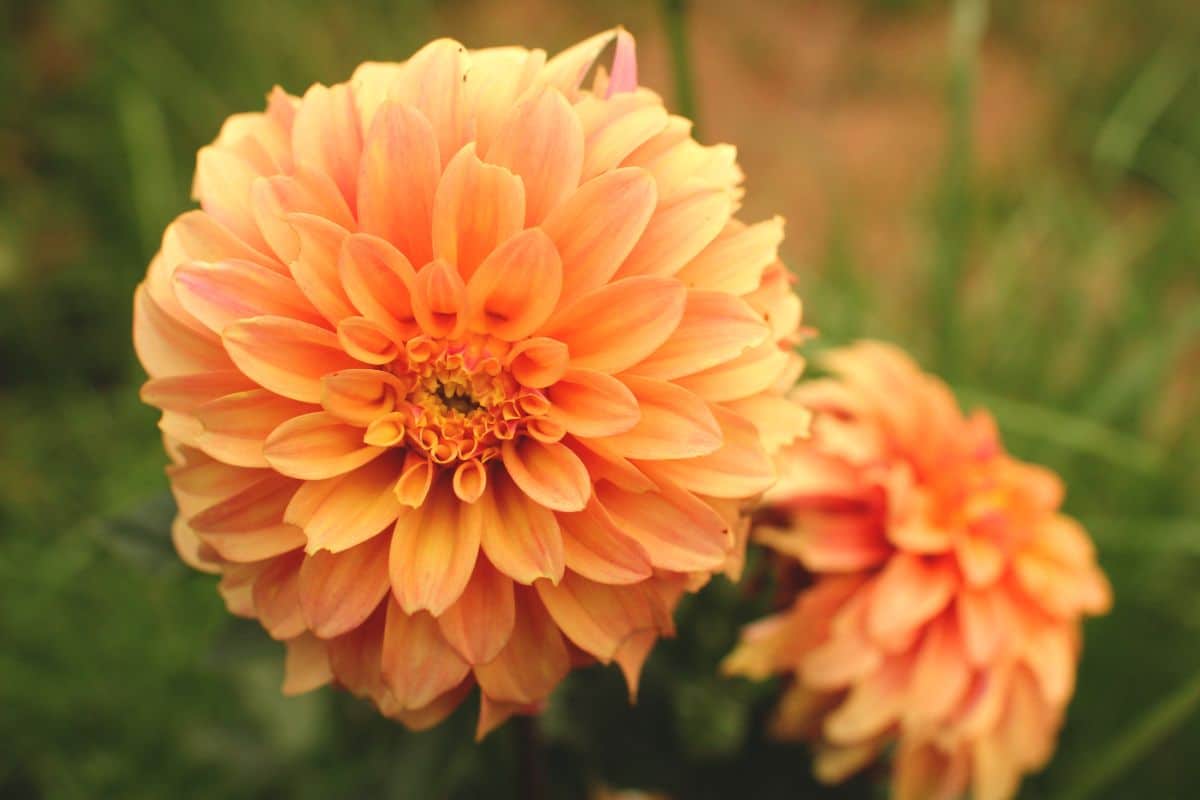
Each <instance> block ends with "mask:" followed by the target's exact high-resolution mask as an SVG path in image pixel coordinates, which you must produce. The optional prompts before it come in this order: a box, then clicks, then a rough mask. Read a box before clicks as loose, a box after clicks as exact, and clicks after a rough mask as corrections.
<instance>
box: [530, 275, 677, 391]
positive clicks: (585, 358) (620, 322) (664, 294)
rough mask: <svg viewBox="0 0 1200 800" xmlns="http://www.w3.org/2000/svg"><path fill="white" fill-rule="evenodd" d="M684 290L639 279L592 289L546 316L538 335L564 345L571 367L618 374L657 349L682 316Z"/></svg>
mask: <svg viewBox="0 0 1200 800" xmlns="http://www.w3.org/2000/svg"><path fill="white" fill-rule="evenodd" d="M686 302H687V291H686V290H685V289H684V288H683V284H681V283H679V282H678V281H676V280H673V279H671V278H656V277H650V276H641V277H637V278H630V279H628V280H623V281H617V282H615V283H610V284H608V285H606V286H602V287H600V288H599V289H596V290H595V291H592V292H590V293H588V294H586V295H584V296H583V297H581V298H579V300H577V301H576V302H574V303H572V304H571V305H570V306H568V307H567V308H565V309H562V310H560V311H559V312H558V313H556V314H555V315H554V317H552V318H551V320H550V322H549V323H548V324H547V325H546V328H545V329H544V330H543V331H541V333H542V335H544V336H549V337H552V338H554V339H558V340H560V341H562V342H564V343H566V345H567V348H568V349H569V350H570V352H571V366H573V367H581V368H586V369H594V370H599V371H601V372H612V373H615V372H620V371H622V370H625V369H628V368H629V367H632V366H633V365H634V364H637V363H638V362H639V361H641V360H642V359H644V358H645V357H646V356H648V355H650V354H651V353H653V352H654V351H655V350H657V349H658V347H659V345H661V344H662V343H663V342H665V341H666V340H667V337H669V336H670V335H671V333H672V332H673V331H674V330H675V328H676V327H678V325H679V321H680V320H681V319H682V318H683V309H684V305H685V303H686Z"/></svg>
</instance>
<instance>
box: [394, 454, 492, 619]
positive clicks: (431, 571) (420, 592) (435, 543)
mask: <svg viewBox="0 0 1200 800" xmlns="http://www.w3.org/2000/svg"><path fill="white" fill-rule="evenodd" d="M467 507H468V506H467V505H466V504H464V503H462V502H461V501H459V499H458V498H457V497H456V496H455V494H454V491H453V489H452V488H451V487H450V478H449V474H448V473H443V475H442V476H440V477H439V478H438V479H437V480H436V481H435V482H434V485H433V487H432V488H431V489H430V490H429V495H428V496H427V497H426V498H425V502H424V503H422V504H421V505H420V506H419V507H417V508H406V509H404V510H402V511H401V512H400V517H399V519H397V520H396V532H395V534H393V536H392V549H391V553H390V555H389V556H388V565H389V566H388V569H389V572H390V574H391V580H392V594H393V595H394V596H395V598H396V602H398V603H399V604H400V607H401V608H402V609H403V610H404V612H405V613H406V614H415V613H416V612H418V611H423V610H424V611H428V612H429V613H431V614H433V615H434V616H435V617H437V616H441V614H442V613H443V612H444V611H445V610H446V609H447V608H448V607H449V606H450V605H451V604H453V603H454V602H455V601H456V600H458V598H459V596H460V595H461V594H462V593H463V589H464V588H465V587H466V585H467V581H468V580H469V579H470V577H471V571H472V570H473V569H474V568H475V559H476V557H477V556H478V554H479V537H480V531H479V523H480V518H479V517H478V516H476V515H473V514H468V513H466V512H465V510H464V509H466V508H467Z"/></svg>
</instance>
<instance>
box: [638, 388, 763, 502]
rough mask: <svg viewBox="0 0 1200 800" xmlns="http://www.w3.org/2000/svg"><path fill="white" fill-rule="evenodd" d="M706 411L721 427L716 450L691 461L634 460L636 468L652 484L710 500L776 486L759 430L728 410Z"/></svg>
mask: <svg viewBox="0 0 1200 800" xmlns="http://www.w3.org/2000/svg"><path fill="white" fill-rule="evenodd" d="M709 410H710V411H711V412H712V415H713V417H714V418H715V419H716V421H717V424H718V425H719V426H720V427H719V430H720V436H721V444H720V446H719V448H718V449H716V450H714V451H712V452H711V453H704V454H702V455H697V456H693V457H691V458H680V459H666V460H655V461H637V460H636V459H635V461H634V463H635V465H636V466H637V467H638V468H639V469H641V470H642V471H643V472H645V473H646V474H647V475H648V476H649V477H650V478H651V479H653V480H655V481H658V482H662V481H669V482H671V483H674V484H675V485H677V486H680V487H682V488H684V489H687V490H688V491H690V492H696V493H697V494H703V495H707V496H709V497H719V498H731V499H737V498H742V497H750V496H753V495H756V494H758V493H760V492H762V491H764V490H766V489H768V488H769V487H770V486H771V485H772V484H773V483H775V465H774V464H773V463H772V461H771V458H770V456H768V455H767V451H766V449H765V448H763V445H762V440H761V438H760V437H759V435H758V429H757V428H755V427H754V425H752V424H751V423H750V422H748V421H747V420H746V419H744V418H743V417H741V416H740V415H738V414H735V413H734V412H732V411H730V410H728V409H725V408H721V407H720V406H711V407H710V408H709ZM618 449H621V446H620V445H618Z"/></svg>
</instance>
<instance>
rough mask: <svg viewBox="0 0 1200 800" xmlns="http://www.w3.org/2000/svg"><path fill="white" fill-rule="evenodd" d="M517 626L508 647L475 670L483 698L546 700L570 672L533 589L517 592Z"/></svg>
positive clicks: (563, 647) (560, 643)
mask: <svg viewBox="0 0 1200 800" xmlns="http://www.w3.org/2000/svg"><path fill="white" fill-rule="evenodd" d="M516 601H517V609H516V623H515V624H514V625H513V632H512V636H511V637H510V638H509V640H508V644H507V645H505V647H504V649H503V650H501V651H500V654H499V655H498V656H496V658H494V659H493V660H492V661H491V662H489V663H487V664H480V665H478V666H476V667H475V677H476V679H478V681H479V686H480V688H481V689H482V690H483V692H484V694H486V695H487V696H488V697H490V698H492V699H494V700H500V701H504V702H510V703H535V702H538V701H540V700H544V699H545V698H546V697H548V696H549V694H550V692H551V691H553V690H554V687H555V686H557V685H558V682H559V681H561V680H562V679H563V678H564V677H565V676H566V674H567V671H568V670H569V669H570V668H571V664H570V657H569V655H568V653H567V647H566V644H565V643H564V642H563V638H562V635H561V634H560V633H559V632H558V626H557V625H555V624H554V620H552V619H551V618H550V615H549V614H548V613H547V612H546V609H545V607H544V606H543V605H542V603H541V601H540V600H539V599H538V597H537V595H536V593H534V591H533V590H532V589H525V590H521V589H518V591H517V594H516Z"/></svg>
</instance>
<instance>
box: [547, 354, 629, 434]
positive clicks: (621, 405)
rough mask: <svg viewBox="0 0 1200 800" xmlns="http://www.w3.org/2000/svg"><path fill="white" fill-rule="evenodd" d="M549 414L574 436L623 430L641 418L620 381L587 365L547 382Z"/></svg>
mask: <svg viewBox="0 0 1200 800" xmlns="http://www.w3.org/2000/svg"><path fill="white" fill-rule="evenodd" d="M547 396H548V397H549V399H550V403H551V408H550V418H551V419H553V420H555V421H557V422H560V423H562V425H563V427H564V428H565V429H566V431H567V433H571V434H574V435H575V436H586V437H595V436H612V435H614V434H618V433H624V432H625V431H628V430H629V429H630V428H632V427H634V426H635V425H637V423H638V420H639V419H641V411H640V410H639V409H638V401H637V398H636V397H634V395H633V392H631V391H629V387H627V386H626V385H625V384H624V383H622V382H621V381H619V380H617V379H616V378H614V377H612V376H611V375H607V374H605V373H603V372H597V371H595V370H590V369H570V370H567V371H566V373H565V374H564V375H563V376H562V378H560V379H559V380H558V382H557V383H555V384H554V385H552V386H550V388H549V390H548V391H547Z"/></svg>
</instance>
